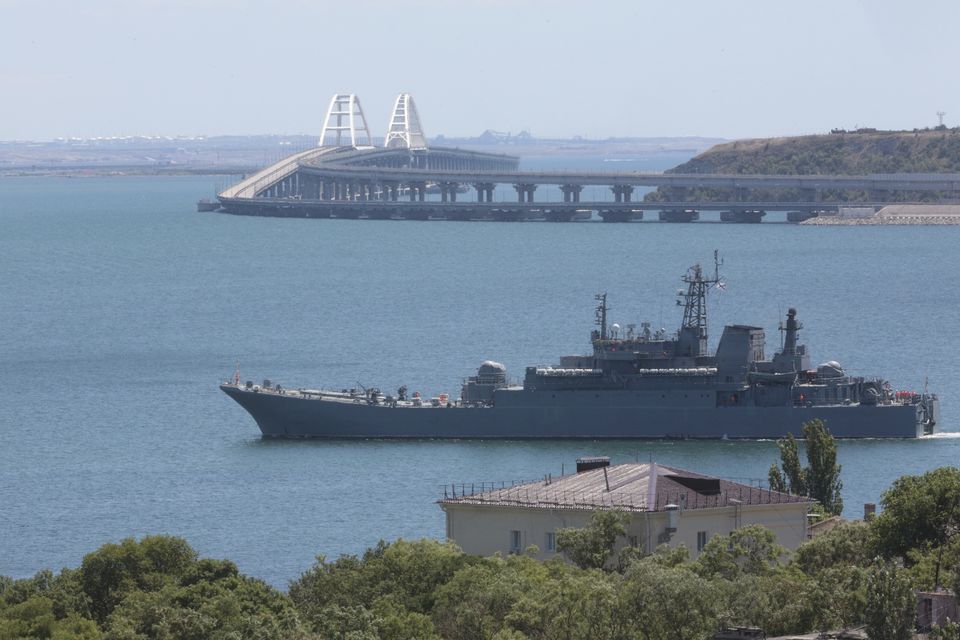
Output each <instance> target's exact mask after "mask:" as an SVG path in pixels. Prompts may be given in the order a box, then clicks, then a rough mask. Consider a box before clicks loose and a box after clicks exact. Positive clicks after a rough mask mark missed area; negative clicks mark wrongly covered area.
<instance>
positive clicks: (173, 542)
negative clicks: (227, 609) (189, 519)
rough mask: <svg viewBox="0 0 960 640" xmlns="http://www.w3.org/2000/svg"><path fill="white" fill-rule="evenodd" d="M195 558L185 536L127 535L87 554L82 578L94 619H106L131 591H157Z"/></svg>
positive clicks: (81, 567)
mask: <svg viewBox="0 0 960 640" xmlns="http://www.w3.org/2000/svg"><path fill="white" fill-rule="evenodd" d="M196 558H197V554H196V552H195V551H194V550H193V549H191V548H190V545H188V544H187V543H186V541H185V540H182V539H180V538H174V537H172V536H147V537H146V538H144V539H143V540H141V541H139V542H138V541H136V540H134V539H133V538H127V539H125V540H122V541H121V542H120V543H119V544H112V543H111V544H105V545H103V546H102V547H100V548H99V549H98V550H96V551H94V552H93V553H90V554H87V555H86V556H85V557H84V558H83V562H82V563H81V564H80V576H79V578H80V584H81V587H82V589H83V592H84V593H85V594H86V595H87V597H88V598H90V602H91V613H92V614H93V618H94V620H96V621H97V622H99V623H103V622H104V621H105V620H106V619H107V617H108V616H109V615H110V613H111V612H112V611H113V609H114V608H115V607H116V606H117V605H118V604H119V603H120V602H121V601H122V600H123V599H124V597H125V596H126V595H127V594H129V593H130V592H132V591H136V590H142V591H155V590H158V589H160V588H162V587H163V586H164V585H166V584H168V583H170V582H171V581H174V580H176V579H177V578H179V577H180V576H181V575H182V574H183V573H184V572H185V571H186V569H187V567H189V566H190V565H191V564H192V563H193V562H194V561H196Z"/></svg>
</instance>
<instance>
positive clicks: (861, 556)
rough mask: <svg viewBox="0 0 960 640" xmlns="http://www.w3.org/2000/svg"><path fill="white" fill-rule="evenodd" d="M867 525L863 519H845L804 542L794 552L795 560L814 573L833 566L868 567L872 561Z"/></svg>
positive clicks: (802, 567)
mask: <svg viewBox="0 0 960 640" xmlns="http://www.w3.org/2000/svg"><path fill="white" fill-rule="evenodd" d="M871 546H872V545H871V531H870V526H869V525H868V524H867V523H865V522H862V521H856V520H855V521H852V522H844V523H842V524H839V525H837V526H836V527H834V528H833V529H830V530H829V531H825V532H824V533H821V534H819V535H817V536H815V537H814V538H813V539H812V540H808V541H807V542H804V543H803V544H802V545H800V547H799V548H798V549H797V550H796V551H795V552H794V555H793V562H794V564H795V565H796V566H797V567H798V568H799V569H800V570H801V571H803V572H804V573H805V574H807V575H809V576H816V575H817V574H819V573H820V572H821V571H823V570H824V569H828V568H830V567H836V566H841V565H842V566H856V567H869V566H870V565H871V564H872V562H873V555H872V552H871Z"/></svg>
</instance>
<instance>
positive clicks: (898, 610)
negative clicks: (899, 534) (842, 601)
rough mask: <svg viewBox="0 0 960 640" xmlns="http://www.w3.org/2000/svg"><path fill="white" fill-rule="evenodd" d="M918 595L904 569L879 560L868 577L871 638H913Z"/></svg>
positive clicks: (867, 611)
mask: <svg viewBox="0 0 960 640" xmlns="http://www.w3.org/2000/svg"><path fill="white" fill-rule="evenodd" d="M916 614H917V598H916V596H914V595H913V589H911V587H910V581H909V580H908V579H907V577H906V575H905V574H904V572H903V570H902V569H899V568H898V567H897V566H896V565H895V564H892V563H889V562H877V564H876V565H875V566H874V568H873V569H872V570H871V572H870V575H869V576H868V578H867V597H866V608H865V610H864V617H865V619H866V623H867V635H868V636H869V638H870V640H910V638H912V637H913V626H914V620H915V619H916Z"/></svg>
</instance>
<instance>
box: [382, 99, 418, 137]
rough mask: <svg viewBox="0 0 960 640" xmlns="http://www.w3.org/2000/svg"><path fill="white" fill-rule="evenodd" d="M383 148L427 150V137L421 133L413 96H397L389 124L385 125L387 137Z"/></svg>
mask: <svg viewBox="0 0 960 640" xmlns="http://www.w3.org/2000/svg"><path fill="white" fill-rule="evenodd" d="M383 146H384V147H388V148H404V147H405V148H407V149H426V148H427V136H426V135H425V134H424V133H423V126H422V125H421V124H420V114H419V113H417V105H416V104H414V102H413V96H411V95H410V94H409V93H401V94H400V95H398V96H397V101H396V102H395V103H394V105H393V112H392V113H391V114H390V124H389V125H387V137H386V140H384V144H383Z"/></svg>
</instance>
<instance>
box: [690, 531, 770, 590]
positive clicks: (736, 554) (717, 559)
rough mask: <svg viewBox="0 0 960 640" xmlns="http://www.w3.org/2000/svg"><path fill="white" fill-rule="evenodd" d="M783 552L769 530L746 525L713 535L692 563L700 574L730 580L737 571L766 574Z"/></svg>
mask: <svg viewBox="0 0 960 640" xmlns="http://www.w3.org/2000/svg"><path fill="white" fill-rule="evenodd" d="M785 553H786V550H785V549H784V548H783V547H782V546H780V545H779V544H777V536H776V535H775V534H774V533H773V532H772V531H770V529H767V528H766V527H764V526H762V525H759V524H750V525H747V526H745V527H740V528H739V529H736V530H735V531H732V532H731V533H730V534H729V535H726V536H723V535H718V536H713V538H711V539H710V542H708V543H707V546H705V547H704V548H703V551H702V552H701V553H700V557H699V558H697V561H696V563H695V564H696V567H697V572H698V573H700V575H702V576H706V577H714V578H716V577H721V578H726V579H728V580H732V579H734V578H736V577H737V576H739V575H741V574H746V575H766V574H769V573H770V572H772V571H773V569H774V568H776V566H777V564H778V563H779V561H780V558H781V557H782V556H783V555H784V554H785Z"/></svg>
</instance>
